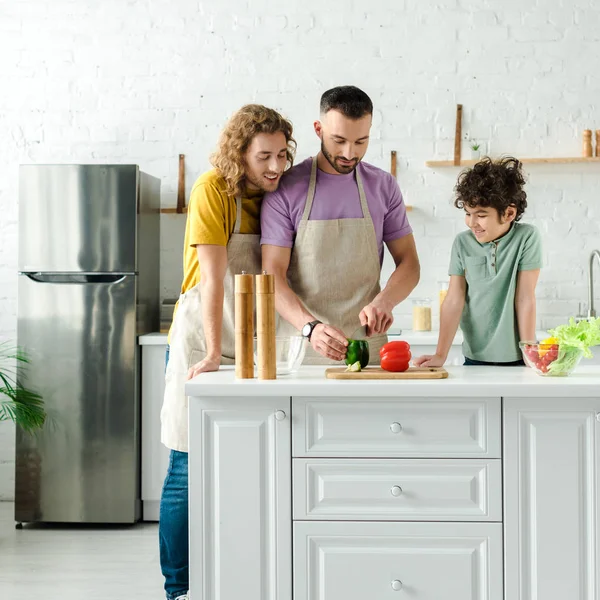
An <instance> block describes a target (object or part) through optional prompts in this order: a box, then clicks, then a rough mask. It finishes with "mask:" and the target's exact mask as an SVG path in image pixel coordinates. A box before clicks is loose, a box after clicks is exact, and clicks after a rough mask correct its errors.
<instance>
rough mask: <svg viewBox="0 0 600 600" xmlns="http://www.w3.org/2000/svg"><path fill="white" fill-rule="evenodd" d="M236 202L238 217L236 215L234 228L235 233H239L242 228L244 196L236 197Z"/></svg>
mask: <svg viewBox="0 0 600 600" xmlns="http://www.w3.org/2000/svg"><path fill="white" fill-rule="evenodd" d="M235 204H236V207H237V210H236V217H235V227H234V228H233V233H239V232H240V230H241V228H242V197H241V196H238V197H237V198H236V199H235Z"/></svg>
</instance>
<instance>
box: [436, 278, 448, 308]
mask: <svg viewBox="0 0 600 600" xmlns="http://www.w3.org/2000/svg"><path fill="white" fill-rule="evenodd" d="M438 287H439V291H438V301H439V303H440V315H441V314H442V304H443V302H444V300H445V299H446V295H447V294H448V282H447V281H438Z"/></svg>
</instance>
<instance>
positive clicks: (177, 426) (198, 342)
mask: <svg viewBox="0 0 600 600" xmlns="http://www.w3.org/2000/svg"><path fill="white" fill-rule="evenodd" d="M236 203H237V218H236V222H235V228H234V230H233V233H232V234H231V238H230V239H229V243H228V244H227V272H226V274H225V279H224V281H223V284H224V287H225V295H224V298H223V329H222V333H221V352H222V356H221V364H222V365H232V364H235V322H234V319H235V296H234V292H235V290H234V282H235V277H234V276H235V275H236V274H239V273H241V272H242V271H246V273H260V267H261V258H260V235H258V234H240V227H241V223H242V199H241V198H236ZM205 356H206V341H205V335H204V328H203V325H202V302H201V293H200V284H198V285H195V286H194V287H193V288H192V289H190V290H188V291H187V292H185V294H181V296H180V297H179V306H178V308H177V312H176V313H175V319H174V321H173V326H172V329H171V344H170V351H169V363H168V365H167V372H166V376H165V396H164V401H163V407H162V410H161V414H160V419H161V424H162V428H161V441H162V443H163V444H164V445H165V446H167V448H171V449H173V450H179V451H180V452H187V450H188V399H187V396H186V395H185V391H184V389H185V388H184V386H185V383H186V380H187V374H188V370H189V368H190V367H191V366H192V365H194V364H196V363H197V362H198V361H200V360H202V359H203V358H204V357H205Z"/></svg>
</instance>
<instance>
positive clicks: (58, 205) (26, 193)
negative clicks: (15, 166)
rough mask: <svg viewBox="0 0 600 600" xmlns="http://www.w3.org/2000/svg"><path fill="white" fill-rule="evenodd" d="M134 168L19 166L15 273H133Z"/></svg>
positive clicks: (135, 219)
mask: <svg viewBox="0 0 600 600" xmlns="http://www.w3.org/2000/svg"><path fill="white" fill-rule="evenodd" d="M138 180H139V168H138V166H137V165H21V167H20V169H19V260H18V265H19V271H21V272H23V271H27V272H30V271H42V272H59V273H61V272H100V273H102V272H117V273H134V272H137V265H136V235H137V231H136V224H137V205H138Z"/></svg>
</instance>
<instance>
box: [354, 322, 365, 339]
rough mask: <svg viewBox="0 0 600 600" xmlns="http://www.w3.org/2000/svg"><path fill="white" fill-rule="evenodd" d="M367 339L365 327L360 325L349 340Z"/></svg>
mask: <svg viewBox="0 0 600 600" xmlns="http://www.w3.org/2000/svg"><path fill="white" fill-rule="evenodd" d="M366 338H367V326H366V325H361V326H360V327H359V328H358V329H357V330H356V331H355V332H354V333H353V334H352V335H351V336H350V339H351V340H364V339H366Z"/></svg>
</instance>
